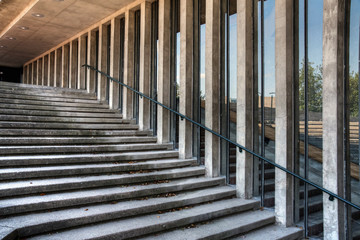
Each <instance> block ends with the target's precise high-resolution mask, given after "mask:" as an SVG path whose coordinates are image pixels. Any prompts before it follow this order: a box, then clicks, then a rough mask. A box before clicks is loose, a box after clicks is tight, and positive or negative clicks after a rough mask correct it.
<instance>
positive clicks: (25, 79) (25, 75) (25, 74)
mask: <svg viewBox="0 0 360 240" xmlns="http://www.w3.org/2000/svg"><path fill="white" fill-rule="evenodd" d="M27 69H28V67H27V66H26V65H24V66H23V80H22V83H24V84H26V83H27Z"/></svg>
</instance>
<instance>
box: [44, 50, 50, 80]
mask: <svg viewBox="0 0 360 240" xmlns="http://www.w3.org/2000/svg"><path fill="white" fill-rule="evenodd" d="M43 69H44V74H43V79H44V83H43V85H44V86H48V85H49V55H45V56H44V58H43Z"/></svg>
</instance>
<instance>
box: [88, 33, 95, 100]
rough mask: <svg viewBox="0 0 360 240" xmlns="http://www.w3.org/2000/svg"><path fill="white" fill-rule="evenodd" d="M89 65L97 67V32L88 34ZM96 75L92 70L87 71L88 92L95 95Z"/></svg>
mask: <svg viewBox="0 0 360 240" xmlns="http://www.w3.org/2000/svg"><path fill="white" fill-rule="evenodd" d="M87 50H88V51H87V64H88V65H90V66H93V67H96V54H98V53H97V52H96V31H89V32H88V49H87ZM96 75H97V73H96V72H95V71H94V70H92V69H90V68H87V69H86V76H87V77H86V81H87V92H88V93H94V92H95V88H96V86H95V85H96V80H95V78H96Z"/></svg>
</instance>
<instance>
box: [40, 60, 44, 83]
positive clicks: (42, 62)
mask: <svg viewBox="0 0 360 240" xmlns="http://www.w3.org/2000/svg"><path fill="white" fill-rule="evenodd" d="M39 60H40V64H41V69H40V70H41V77H40V80H39V81H40V82H39V85H41V86H44V74H45V73H44V71H45V69H44V64H45V62H44V57H42V58H41V59H39Z"/></svg>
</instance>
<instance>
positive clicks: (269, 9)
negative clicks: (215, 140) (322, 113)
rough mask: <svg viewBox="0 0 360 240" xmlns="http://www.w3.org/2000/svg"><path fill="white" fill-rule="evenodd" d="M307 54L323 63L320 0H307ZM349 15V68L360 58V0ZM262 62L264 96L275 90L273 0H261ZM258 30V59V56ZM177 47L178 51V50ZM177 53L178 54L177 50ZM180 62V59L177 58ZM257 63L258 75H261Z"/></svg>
mask: <svg viewBox="0 0 360 240" xmlns="http://www.w3.org/2000/svg"><path fill="white" fill-rule="evenodd" d="M308 4H309V6H308V36H309V37H308V54H309V62H312V63H313V64H314V66H318V65H321V64H322V30H323V24H322V23H323V0H308ZM351 4H352V6H351V16H350V56H349V57H350V71H355V72H357V71H359V70H358V59H359V22H360V0H353V1H351ZM299 5H300V6H299V31H300V32H299V35H300V36H299V37H300V39H299V58H300V59H299V60H300V62H301V61H302V60H303V58H304V0H299ZM264 23H265V25H264V42H265V43H264V45H265V46H264V55H265V58H264V63H265V71H264V75H265V96H270V93H271V92H275V0H267V1H266V2H264ZM229 29H230V33H229V34H230V35H229V37H230V42H229V44H230V46H229V47H230V56H229V58H230V65H229V68H230V98H235V97H236V65H237V62H236V61H237V59H236V52H237V51H236V14H234V15H232V16H230V19H229ZM200 31H201V33H200V34H201V44H200V48H201V49H200V50H201V62H200V71H201V91H202V92H203V93H204V92H205V91H204V88H205V24H204V25H202V26H201V28H200ZM259 31H260V4H259ZM260 36H261V35H260V32H259V45H258V48H259V62H260V60H261V58H260ZM179 50H180V49H178V53H179ZM178 55H179V54H178ZM178 62H179V61H178ZM260 71H261V70H260V64H259V78H260V73H261V72H260Z"/></svg>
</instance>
